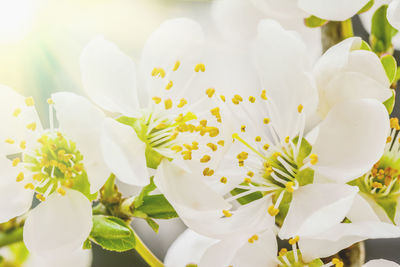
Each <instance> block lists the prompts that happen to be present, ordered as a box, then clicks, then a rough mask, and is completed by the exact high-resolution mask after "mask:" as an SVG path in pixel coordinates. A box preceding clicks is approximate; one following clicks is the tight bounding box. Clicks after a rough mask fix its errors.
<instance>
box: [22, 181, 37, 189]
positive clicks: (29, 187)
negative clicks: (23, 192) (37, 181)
mask: <svg viewBox="0 0 400 267" xmlns="http://www.w3.org/2000/svg"><path fill="white" fill-rule="evenodd" d="M24 188H25V189H32V190H33V189H34V188H35V186H34V185H33V184H32V183H27V184H26V185H25V186H24Z"/></svg>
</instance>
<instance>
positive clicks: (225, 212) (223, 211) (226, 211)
mask: <svg viewBox="0 0 400 267" xmlns="http://www.w3.org/2000/svg"><path fill="white" fill-rule="evenodd" d="M222 213H223V214H224V215H225V217H231V216H232V213H231V212H230V211H229V210H222Z"/></svg>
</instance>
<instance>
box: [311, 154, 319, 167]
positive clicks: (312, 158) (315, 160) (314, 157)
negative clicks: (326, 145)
mask: <svg viewBox="0 0 400 267" xmlns="http://www.w3.org/2000/svg"><path fill="white" fill-rule="evenodd" d="M317 162H318V155H317V154H311V155H310V163H311V164H312V165H315V164H317Z"/></svg>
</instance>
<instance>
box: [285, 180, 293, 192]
mask: <svg viewBox="0 0 400 267" xmlns="http://www.w3.org/2000/svg"><path fill="white" fill-rule="evenodd" d="M293 186H294V183H293V182H287V183H286V185H285V187H286V190H287V191H288V192H289V193H293V191H294V189H293Z"/></svg>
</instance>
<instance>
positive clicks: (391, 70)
mask: <svg viewBox="0 0 400 267" xmlns="http://www.w3.org/2000/svg"><path fill="white" fill-rule="evenodd" d="M381 62H382V65H383V68H384V69H385V72H386V75H387V77H388V79H389V81H390V83H393V82H394V80H395V79H396V76H397V62H396V59H395V58H394V57H393V56H392V55H384V56H382V57H381Z"/></svg>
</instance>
